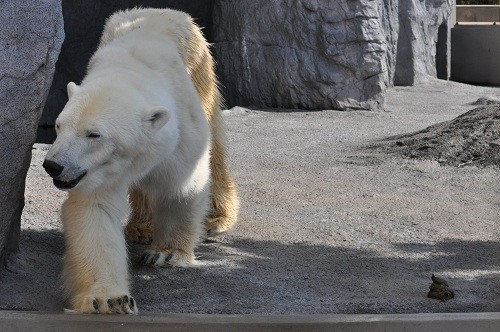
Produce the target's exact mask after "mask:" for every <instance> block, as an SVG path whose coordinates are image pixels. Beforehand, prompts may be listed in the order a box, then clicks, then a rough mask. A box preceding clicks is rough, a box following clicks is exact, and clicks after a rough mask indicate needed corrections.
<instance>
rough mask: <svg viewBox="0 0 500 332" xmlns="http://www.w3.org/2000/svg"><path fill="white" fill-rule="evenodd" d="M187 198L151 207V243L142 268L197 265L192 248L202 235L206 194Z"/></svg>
mask: <svg viewBox="0 0 500 332" xmlns="http://www.w3.org/2000/svg"><path fill="white" fill-rule="evenodd" d="M193 196H194V197H190V198H174V199H171V200H169V201H167V202H165V201H163V202H159V203H156V204H153V205H152V207H153V209H152V211H153V227H154V229H155V232H154V234H153V243H152V245H151V248H150V249H149V250H148V251H146V252H145V253H144V255H143V256H142V258H141V262H140V264H141V265H153V266H176V267H188V266H193V265H196V260H195V255H194V248H195V247H196V245H197V244H198V243H199V242H200V240H201V237H202V234H203V233H204V227H203V220H204V218H205V215H206V213H207V211H208V208H209V203H210V198H209V194H208V190H203V192H202V193H198V194H196V195H193Z"/></svg>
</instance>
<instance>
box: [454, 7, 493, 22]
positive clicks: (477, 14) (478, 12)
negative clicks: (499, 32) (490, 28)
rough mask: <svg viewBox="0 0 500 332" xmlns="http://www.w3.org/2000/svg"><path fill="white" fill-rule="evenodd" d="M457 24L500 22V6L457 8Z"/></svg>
mask: <svg viewBox="0 0 500 332" xmlns="http://www.w3.org/2000/svg"><path fill="white" fill-rule="evenodd" d="M457 22H500V6H486V5H484V6H457Z"/></svg>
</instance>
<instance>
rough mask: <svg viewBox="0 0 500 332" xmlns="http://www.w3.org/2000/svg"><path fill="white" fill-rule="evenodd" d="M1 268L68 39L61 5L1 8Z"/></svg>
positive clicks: (14, 237) (15, 233) (13, 239)
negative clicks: (59, 56)
mask: <svg viewBox="0 0 500 332" xmlns="http://www.w3.org/2000/svg"><path fill="white" fill-rule="evenodd" d="M0 22H2V24H1V25H0V100H1V101H2V102H1V104H0V156H2V159H1V161H0V201H1V204H0V264H1V263H3V262H4V260H5V258H6V256H7V254H8V253H9V252H11V251H13V250H15V249H16V248H17V245H18V237H19V231H20V218H21V212H22V209H23V206H24V181H25V177H26V173H27V171H28V167H29V165H30V159H31V148H32V145H33V143H34V142H35V137H36V129H37V125H38V121H39V119H40V114H41V111H42V108H43V105H44V102H45V98H46V96H47V92H48V90H49V87H50V84H51V82H52V75H53V73H54V65H55V62H56V60H57V56H58V54H59V50H60V47H61V44H62V41H63V39H64V32H63V18H62V14H61V2H60V1H57V0H45V1H36V0H32V1H22V2H19V1H14V0H7V1H2V2H1V3H0Z"/></svg>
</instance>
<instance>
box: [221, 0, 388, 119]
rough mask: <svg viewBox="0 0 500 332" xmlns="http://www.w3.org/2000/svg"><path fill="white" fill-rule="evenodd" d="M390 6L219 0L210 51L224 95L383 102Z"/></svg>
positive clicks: (328, 105)
mask: <svg viewBox="0 0 500 332" xmlns="http://www.w3.org/2000/svg"><path fill="white" fill-rule="evenodd" d="M393 10H394V9H393V8H391V7H387V8H386V6H385V5H384V4H383V3H382V2H381V1H369V0H360V1H352V0H337V1H322V0H275V1H268V0H260V1H259V0H257V1H256V0H220V1H216V3H215V7H214V29H213V31H214V43H215V57H216V59H217V63H218V70H219V77H220V79H221V83H222V85H223V86H224V87H225V89H226V91H224V92H225V97H226V100H227V103H228V104H229V106H233V105H256V106H268V107H281V108H292V109H297V108H298V109H372V110H380V109H382V108H383V104H384V91H385V89H386V87H387V86H388V85H389V84H390V82H391V77H390V75H391V74H392V73H391V71H390V70H389V69H388V66H390V63H391V62H392V61H393V59H392V58H390V59H389V58H388V57H391V56H392V55H391V53H390V52H388V43H387V41H388V40H392V39H393V38H394V37H393V36H392V34H393V31H391V30H390V28H391V26H389V25H387V23H388V22H387V17H386V16H385V15H386V14H388V13H393ZM394 24H397V22H394ZM390 45H391V46H392V44H390Z"/></svg>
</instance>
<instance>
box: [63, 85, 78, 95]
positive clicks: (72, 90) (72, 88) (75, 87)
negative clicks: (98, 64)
mask: <svg viewBox="0 0 500 332" xmlns="http://www.w3.org/2000/svg"><path fill="white" fill-rule="evenodd" d="M66 88H67V90H68V98H71V96H72V95H74V94H75V92H76V90H78V85H76V84H75V83H73V82H69V83H68V85H67V87H66Z"/></svg>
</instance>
